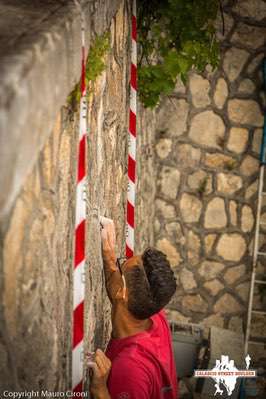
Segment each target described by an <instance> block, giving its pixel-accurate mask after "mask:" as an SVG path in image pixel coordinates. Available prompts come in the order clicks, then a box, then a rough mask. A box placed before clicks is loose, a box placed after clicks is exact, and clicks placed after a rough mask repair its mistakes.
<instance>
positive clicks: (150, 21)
mask: <svg viewBox="0 0 266 399" xmlns="http://www.w3.org/2000/svg"><path fill="white" fill-rule="evenodd" d="M218 5H219V2H218V0H154V1H152V2H151V1H150V0H142V1H141V2H139V4H138V26H139V27H138V29H139V47H140V56H139V62H138V63H139V79H138V81H139V93H140V99H141V101H142V102H143V104H144V106H145V107H154V106H155V105H156V104H158V102H159V99H160V95H167V94H170V93H171V91H172V90H173V89H174V86H175V81H176V78H177V76H179V77H180V78H181V79H182V80H183V82H185V81H186V79H187V75H188V72H189V71H190V70H191V69H192V68H193V69H195V70H196V71H199V72H201V71H203V70H204V69H205V67H206V65H207V64H210V65H211V66H212V67H213V68H214V67H216V66H217V64H218V61H219V46H218V43H217V41H216V39H215V29H214V20H215V18H216V15H217V11H218Z"/></svg>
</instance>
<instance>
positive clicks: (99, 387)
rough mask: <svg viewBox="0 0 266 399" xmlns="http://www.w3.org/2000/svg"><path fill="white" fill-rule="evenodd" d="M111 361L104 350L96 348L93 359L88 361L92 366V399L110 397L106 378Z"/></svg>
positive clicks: (109, 398) (106, 398)
mask: <svg viewBox="0 0 266 399" xmlns="http://www.w3.org/2000/svg"><path fill="white" fill-rule="evenodd" d="M111 366H112V364H111V361H110V359H109V358H108V357H107V356H105V354H104V352H102V351H101V350H100V349H97V351H96V355H95V361H94V362H90V363H89V367H91V368H92V370H93V372H92V378H91V381H90V392H91V394H92V395H93V398H94V399H111V397H110V395H109V392H108V389H107V379H108V376H109V373H110V370H111Z"/></svg>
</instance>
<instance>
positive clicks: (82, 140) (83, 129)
mask: <svg viewBox="0 0 266 399" xmlns="http://www.w3.org/2000/svg"><path fill="white" fill-rule="evenodd" d="M78 5H79V4H78ZM79 7H80V5H79ZM80 11H81V38H82V72H81V99H80V121H79V149H78V165H77V187H76V222H75V244H74V245H75V256H74V270H73V341H72V390H73V391H74V392H82V389H83V357H84V299H85V278H84V275H85V228H86V201H85V198H84V194H85V193H86V184H85V183H86V135H87V100H86V82H85V67H86V66H85V63H86V61H85V24H84V15H83V11H82V10H81V8H80Z"/></svg>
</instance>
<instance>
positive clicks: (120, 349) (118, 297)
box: [89, 218, 178, 399]
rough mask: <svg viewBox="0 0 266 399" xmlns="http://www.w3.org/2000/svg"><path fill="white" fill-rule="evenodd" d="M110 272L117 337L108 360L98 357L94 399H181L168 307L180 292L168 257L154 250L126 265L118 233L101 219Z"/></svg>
mask: <svg viewBox="0 0 266 399" xmlns="http://www.w3.org/2000/svg"><path fill="white" fill-rule="evenodd" d="M101 226H102V230H101V237H102V250H103V260H104V272H105V280H106V289H107V294H108V297H109V299H110V301H111V303H112V337H111V340H110V342H109V344H108V347H107V351H106V354H104V353H103V352H102V351H101V350H99V349H98V350H97V351H96V355H95V359H94V362H90V363H89V366H90V367H92V369H93V375H92V380H91V385H90V389H91V393H92V395H93V397H94V399H110V398H112V399H123V398H124V399H125V398H128V399H159V398H163V399H177V398H178V392H177V377H176V371H175V364H174V356H173V351H172V343H171V333H170V329H169V326H168V323H167V321H166V318H165V315H164V312H163V310H162V309H163V307H164V306H165V305H167V303H168V302H169V301H170V299H171V297H172V296H173V294H174V292H175V290H176V280H175V277H174V273H173V271H172V269H171V267H170V264H169V262H168V260H167V258H166V256H165V255H164V254H163V253H162V252H160V251H158V250H156V249H152V248H148V249H146V250H145V251H144V253H143V254H142V255H138V256H132V257H131V258H129V259H127V260H125V261H124V262H121V259H117V258H116V255H115V239H116V235H115V227H114V223H113V221H112V220H110V219H107V218H101Z"/></svg>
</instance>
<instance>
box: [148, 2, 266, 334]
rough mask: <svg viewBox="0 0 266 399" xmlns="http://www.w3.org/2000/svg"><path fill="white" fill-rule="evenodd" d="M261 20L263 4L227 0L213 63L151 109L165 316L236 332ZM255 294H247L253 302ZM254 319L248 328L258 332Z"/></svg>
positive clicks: (248, 240) (245, 255)
mask: <svg viewBox="0 0 266 399" xmlns="http://www.w3.org/2000/svg"><path fill="white" fill-rule="evenodd" d="M259 10H260V11H259ZM265 17H266V10H265V2H263V1H260V0H257V1H240V0H239V1H229V2H227V5H226V6H225V7H224V19H225V34H224V35H223V34H222V21H221V18H219V19H218V21H217V27H218V37H219V40H220V41H221V50H222V53H221V62H220V65H219V68H218V69H217V70H216V71H215V72H212V71H211V69H208V68H207V70H206V71H205V72H204V73H203V74H201V75H199V74H195V73H191V74H190V77H189V81H188V84H187V85H186V86H184V85H182V84H181V83H178V84H177V85H176V89H175V92H174V93H173V94H172V95H171V96H170V97H169V98H167V99H165V100H164V101H163V102H162V103H161V104H160V106H159V108H158V109H157V112H156V113H157V121H158V122H157V124H156V129H155V134H156V156H157V158H156V162H157V168H158V172H157V191H156V201H155V208H156V209H155V220H154V232H155V233H154V234H155V241H156V246H157V247H158V248H159V249H161V250H162V251H165V252H166V253H167V254H168V256H169V258H170V262H171V265H172V267H173V268H174V270H175V271H176V275H177V278H178V290H177V293H176V295H175V297H174V299H173V301H172V302H171V304H170V306H169V309H170V310H169V316H170V317H172V318H173V319H175V320H181V321H192V322H196V323H197V322H200V323H204V324H205V325H209V326H210V325H217V326H221V327H225V328H230V329H232V330H236V331H243V321H245V316H246V312H247V301H248V292H249V281H250V272H251V256H252V243H253V237H254V221H255V214H256V199H257V186H258V171H259V162H258V158H259V155H258V153H259V147H260V142H261V135H262V125H263V106H265V96H264V95H263V91H262V85H263V83H262V68H261V61H262V58H263V54H264V52H265V47H264V46H265V41H264V40H265V35H266V28H265V24H263V21H264V22H265ZM265 205H266V203H265ZM262 241H263V240H262ZM261 267H263V266H261ZM260 298H261V297H260V293H259V292H258V291H257V294H256V302H257V306H258V307H259V306H260V307H261V306H262V303H261V300H260ZM261 317H262V318H263V316H261ZM261 317H260V318H258V320H257V327H256V330H257V331H256V332H257V334H256V335H259V334H262V333H263V330H264V335H266V331H265V325H266V324H265V322H264V321H263V319H262V318H261ZM263 325H264V327H263Z"/></svg>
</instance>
